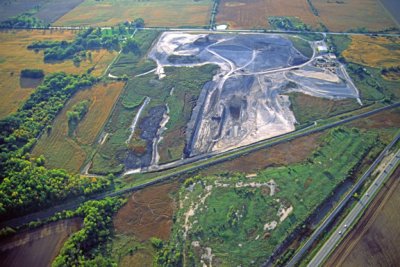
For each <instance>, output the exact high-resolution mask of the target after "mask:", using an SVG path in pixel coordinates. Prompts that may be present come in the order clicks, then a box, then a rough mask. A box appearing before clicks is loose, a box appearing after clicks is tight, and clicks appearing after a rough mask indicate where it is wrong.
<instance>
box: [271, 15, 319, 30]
mask: <svg viewBox="0 0 400 267" xmlns="http://www.w3.org/2000/svg"><path fill="white" fill-rule="evenodd" d="M268 22H269V23H270V24H271V25H272V26H273V27H274V28H276V29H283V30H288V31H310V30H311V27H310V26H308V25H307V24H304V23H303V22H301V21H300V20H299V19H297V18H292V17H269V18H268Z"/></svg>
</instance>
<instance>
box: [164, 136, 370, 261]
mask: <svg viewBox="0 0 400 267" xmlns="http://www.w3.org/2000/svg"><path fill="white" fill-rule="evenodd" d="M375 138H376V135H375V134H374V133H368V132H360V131H358V130H356V129H348V128H338V129H334V130H331V131H330V132H329V134H327V136H325V137H324V139H323V140H324V141H323V142H322V143H321V144H320V145H319V148H318V149H317V150H315V151H314V153H313V154H312V155H311V156H309V157H308V159H307V160H306V161H303V162H302V163H295V164H291V165H287V166H283V167H273V168H267V169H262V170H260V171H258V172H257V173H255V174H253V175H247V176H246V175H244V174H240V173H236V174H232V173H225V174H220V175H218V176H207V177H204V176H195V177H194V178H193V179H189V180H187V181H186V182H185V185H186V188H183V189H181V190H180V193H179V201H180V207H181V208H180V209H179V210H178V213H177V215H176V216H177V221H176V223H175V224H174V227H173V229H174V230H173V235H172V241H171V243H170V244H171V246H168V247H165V246H164V249H163V251H162V252H160V253H159V255H158V259H157V260H158V262H163V261H164V260H167V256H165V255H168V254H166V253H167V252H169V253H171V254H170V257H171V258H169V259H174V260H176V261H175V262H177V261H178V260H183V261H186V262H187V263H189V262H197V263H198V262H199V261H200V259H202V260H203V261H204V262H206V263H207V264H211V263H212V264H213V265H214V264H219V265H231V264H233V263H235V264H242V265H250V264H261V263H262V262H263V261H264V260H265V259H266V258H267V257H268V255H269V254H270V253H272V251H273V249H274V248H275V247H276V246H277V245H278V244H279V243H281V242H282V241H283V240H284V239H285V237H286V236H287V234H288V233H290V232H291V231H293V230H294V229H295V228H296V227H297V226H298V225H300V224H301V223H302V221H303V220H305V219H306V218H307V217H308V215H309V214H310V213H311V212H312V210H313V209H314V208H315V207H316V206H317V205H318V204H319V203H320V201H321V199H324V198H325V197H327V196H328V195H329V194H330V192H331V191H332V190H333V188H334V187H335V186H336V185H337V184H338V183H340V182H341V181H343V180H344V179H345V178H346V177H347V175H348V172H349V171H350V170H351V169H352V168H353V167H354V166H355V165H356V164H357V163H358V162H359V161H360V160H361V159H362V157H363V155H364V153H366V152H367V151H369V149H371V148H372V147H373V146H374V144H375V142H376V141H375ZM339 158H340V160H339ZM191 183H193V184H191ZM265 207H268V208H265ZM182 239H183V240H185V241H184V243H183V244H182V243H181V242H178V240H182ZM176 244H182V245H181V246H179V247H176ZM227 251H229V253H227ZM178 252H179V253H181V255H183V257H182V258H181V259H177V257H178V256H174V255H178V254H177V253H178ZM163 255H164V256H163Z"/></svg>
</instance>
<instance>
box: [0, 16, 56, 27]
mask: <svg viewBox="0 0 400 267" xmlns="http://www.w3.org/2000/svg"><path fill="white" fill-rule="evenodd" d="M45 26H46V25H45V24H44V23H43V21H41V20H39V19H38V18H36V17H33V16H31V15H30V14H22V15H19V16H16V17H12V18H10V19H7V20H5V21H2V22H0V28H6V29H14V28H15V29H21V28H43V27H45ZM47 26H48V25H47Z"/></svg>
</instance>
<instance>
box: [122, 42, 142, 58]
mask: <svg viewBox="0 0 400 267" xmlns="http://www.w3.org/2000/svg"><path fill="white" fill-rule="evenodd" d="M122 52H123V53H129V52H132V53H134V54H136V55H137V54H140V48H139V45H138V43H137V42H136V41H135V40H134V39H133V38H127V39H126V41H125V42H124V44H123V45H122Z"/></svg>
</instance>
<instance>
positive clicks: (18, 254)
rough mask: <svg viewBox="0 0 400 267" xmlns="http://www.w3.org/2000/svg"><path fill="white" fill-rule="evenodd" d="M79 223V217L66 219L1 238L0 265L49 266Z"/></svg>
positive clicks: (78, 227)
mask: <svg viewBox="0 0 400 267" xmlns="http://www.w3.org/2000/svg"><path fill="white" fill-rule="evenodd" d="M81 224H82V220H81V219H78V218H75V219H68V220H63V221H58V222H54V223H50V224H46V225H44V226H42V227H40V228H38V229H34V230H28V231H25V232H21V233H19V234H16V235H14V236H11V237H8V238H6V239H3V240H1V242H0V266H13V267H26V266H29V267H44V266H51V263H52V261H53V260H54V258H55V257H56V256H57V255H58V253H59V252H60V249H61V247H62V245H63V244H64V242H65V241H66V240H67V238H68V237H69V236H70V235H71V234H72V233H74V232H76V231H78V230H79V229H80V228H81Z"/></svg>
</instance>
